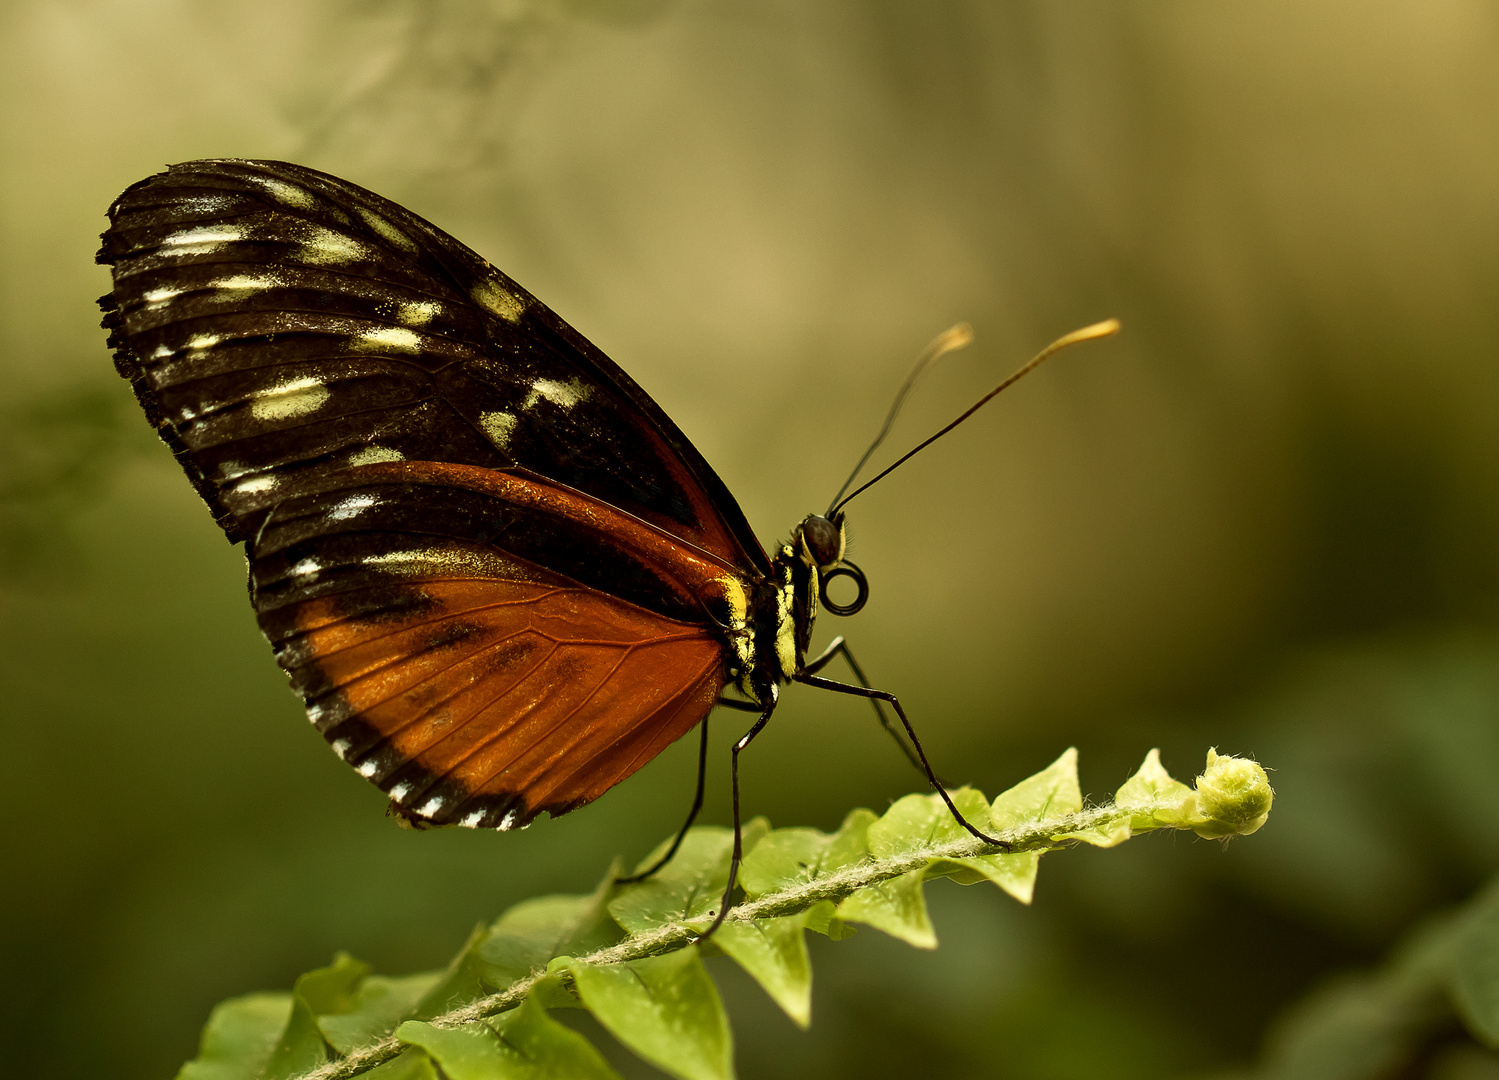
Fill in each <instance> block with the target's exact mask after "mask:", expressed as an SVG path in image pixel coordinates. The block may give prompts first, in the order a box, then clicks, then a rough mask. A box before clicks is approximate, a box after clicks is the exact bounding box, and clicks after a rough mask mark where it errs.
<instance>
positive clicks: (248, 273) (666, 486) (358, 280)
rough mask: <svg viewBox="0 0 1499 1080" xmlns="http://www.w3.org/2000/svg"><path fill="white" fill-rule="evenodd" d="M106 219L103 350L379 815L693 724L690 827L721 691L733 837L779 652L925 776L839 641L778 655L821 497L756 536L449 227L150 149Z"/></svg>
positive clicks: (478, 797) (774, 685) (418, 815)
mask: <svg viewBox="0 0 1499 1080" xmlns="http://www.w3.org/2000/svg"><path fill="white" fill-rule="evenodd" d="M109 219H110V225H109V228H108V230H107V231H106V232H105V233H104V234H103V238H102V239H103V245H102V248H101V250H100V252H99V255H98V259H99V261H100V262H101V263H104V264H106V265H108V266H109V267H110V269H111V271H112V275H113V282H114V287H113V289H112V291H111V292H110V293H109V294H107V295H106V296H104V297H102V298H101V300H100V305H101V307H102V308H103V309H104V312H105V318H104V326H105V328H106V329H108V330H109V332H110V336H109V342H110V345H111V347H112V348H113V349H114V356H115V364H116V367H117V369H118V371H119V372H120V374H121V375H123V376H124V377H125V378H126V379H128V380H129V382H130V384H131V386H132V387H133V388H134V391H135V395H136V397H137V399H138V400H139V402H140V404H141V406H142V408H143V409H144V410H145V413H146V416H147V418H148V419H149V420H150V422H151V424H152V425H153V426H154V427H155V428H156V430H157V432H158V433H159V435H160V436H161V438H162V439H163V440H164V441H165V442H166V444H167V445H168V446H169V447H170V448H171V450H172V452H173V454H175V455H176V458H177V461H178V462H179V464H180V465H181V466H182V468H183V470H184V471H185V472H186V473H187V476H188V478H189V479H190V480H191V481H192V483H193V485H194V487H195V488H196V489H197V491H198V494H199V495H200V496H202V498H203V500H204V502H206V503H207V505H208V507H209V509H210V510H211V511H212V513H213V516H214V519H215V521H216V522H217V523H218V524H219V526H220V527H221V528H222V529H223V530H224V532H225V534H226V535H227V536H228V538H229V540H230V541H231V542H235V543H243V544H244V546H245V555H246V559H247V561H248V564H249V592H250V599H251V602H252V604H253V606H254V609H255V614H256V617H257V619H258V620H259V623H260V627H261V629H262V631H264V633H265V636H266V637H267V638H268V639H269V641H270V643H271V646H272V648H273V649H274V652H275V656H276V659H277V661H278V662H279V663H280V665H281V667H282V668H283V669H284V670H285V672H286V674H287V676H288V677H289V679H290V681H291V684H292V687H293V688H294V689H295V690H296V692H297V693H298V694H299V695H300V696H301V698H302V700H303V702H304V703H305V706H306V709H307V716H308V718H309V720H311V722H312V723H313V725H314V726H315V727H316V729H317V730H318V731H319V732H320V733H321V734H322V735H323V737H324V738H325V739H326V740H327V741H328V743H329V744H330V745H331V746H332V749H333V751H334V753H336V754H337V755H338V756H339V757H340V758H342V759H343V760H344V761H345V762H347V763H348V764H349V765H351V766H352V767H353V768H354V769H355V770H356V771H357V772H358V773H359V775H361V776H363V777H365V778H366V779H368V780H369V781H371V782H372V783H374V784H376V785H377V786H378V787H379V788H380V789H381V790H382V791H383V792H385V793H386V794H387V795H388V796H389V798H390V801H391V805H392V809H393V811H394V812H395V813H397V814H398V815H399V816H400V817H402V818H403V819H405V820H407V821H408V822H411V823H414V824H419V825H460V826H469V827H473V828H487V829H512V828H519V827H523V826H525V825H527V824H528V823H529V822H531V821H532V820H533V819H534V818H535V817H536V816H537V815H539V814H541V813H543V812H545V813H548V814H550V815H552V816H554V817H555V816H557V815H560V814H565V813H567V812H569V811H571V810H573V809H576V808H577V807H580V806H582V805H584V804H586V803H588V802H591V801H592V800H594V799H596V798H598V797H599V796H600V795H602V794H603V793H604V792H606V791H608V790H609V789H610V788H611V787H613V786H614V785H615V784H618V783H620V782H621V781H623V780H624V779H626V778H627V777H629V776H630V775H631V774H633V773H634V772H635V771H636V770H638V769H640V768H641V767H642V766H643V765H645V764H646V763H647V762H649V761H650V760H651V759H652V758H654V757H655V756H656V755H657V754H659V753H660V752H661V751H662V750H663V749H665V747H667V746H668V745H669V744H671V743H672V742H673V741H675V740H676V739H678V738H680V737H682V736H683V735H685V734H687V733H688V732H690V731H691V730H692V729H693V728H694V727H698V728H701V732H702V736H701V737H702V742H701V745H700V748H699V774H698V788H697V795H696V798H695V801H694V807H693V811H692V815H689V818H688V824H689V825H690V824H691V822H692V820H693V816H695V814H696V812H697V809H698V807H700V806H701V803H702V793H703V772H704V762H705V757H706V747H707V717H708V714H709V712H710V711H711V710H712V709H713V708H714V707H715V705H718V704H725V705H729V706H731V707H735V708H739V709H743V710H748V711H753V712H755V713H757V714H758V719H757V720H756V721H755V723H754V725H753V726H752V727H751V728H750V730H749V731H748V732H746V734H745V735H744V736H743V737H742V738H741V739H740V740H739V741H738V742H736V743H735V744H734V749H733V768H732V774H733V795H734V819H735V837H736V847H735V853H736V860H735V865H737V856H738V852H739V848H738V831H739V830H738V824H739V784H738V755H739V753H740V752H741V751H742V750H743V749H744V748H745V747H746V746H747V745H748V744H749V742H750V741H751V740H752V739H753V738H754V737H755V735H757V734H758V733H759V731H760V730H762V729H763V728H764V726H765V724H766V723H767V722H768V721H769V719H770V717H771V715H772V713H773V712H774V710H775V707H776V702H777V700H778V697H779V693H780V688H781V687H782V686H784V685H786V684H788V683H790V682H800V683H806V684H809V685H813V686H819V687H823V688H826V689H832V690H837V691H839V692H843V693H851V694H856V695H860V696H864V697H868V698H870V699H871V700H873V701H874V702H875V703H876V711H877V712H878V713H879V716H880V720H881V723H883V724H885V725H886V727H887V728H888V729H889V730H890V731H891V734H892V735H895V736H896V740H897V742H900V741H901V740H900V737H899V735H898V734H897V732H896V730H895V728H894V727H893V726H892V725H890V724H889V722H888V719H887V717H886V714H885V713H884V711H883V709H882V708H880V705H881V704H882V703H883V704H888V705H890V706H891V707H892V708H893V709H894V710H895V711H896V713H897V714H898V716H899V718H900V720H901V722H902V726H903V728H904V731H905V732H906V734H907V737H908V738H909V739H910V740H911V748H910V749H907V753H908V756H910V757H911V758H912V760H913V762H915V763H916V764H917V765H918V766H919V767H920V768H921V769H922V770H923V772H924V773H925V774H926V776H927V777H928V779H929V780H930V781H931V782H932V784H933V785H934V787H935V788H936V790H938V791H940V792H941V793H942V795H943V797H944V798H946V797H947V793H946V791H945V789H944V788H943V787H942V785H941V784H939V783H938V782H937V779H936V777H935V775H934V774H933V772H932V769H931V766H930V764H929V763H928V762H927V759H926V756H925V754H924V752H923V751H922V750H921V747H920V743H919V742H918V741H917V740H916V735H915V732H914V730H912V728H911V726H910V723H909V721H908V720H907V719H906V717H905V713H904V710H903V709H901V707H900V703H899V702H898V701H897V700H896V699H895V697H894V695H891V694H889V693H887V692H884V691H879V690H872V689H870V688H869V685H868V682H867V680H866V679H865V678H864V677H863V674H862V671H860V670H859V669H858V667H857V665H856V664H854V670H855V673H856V675H857V677H858V683H857V684H845V683H839V682H834V681H833V680H830V679H826V678H823V677H822V676H820V675H819V674H818V672H819V671H820V670H821V669H822V668H823V667H825V666H826V665H827V663H828V662H829V661H830V660H832V659H833V658H834V657H835V656H837V655H844V656H845V657H846V658H847V659H848V660H849V662H850V663H851V664H852V663H853V661H852V657H851V656H850V655H849V654H848V652H847V647H846V645H845V644H844V643H843V642H842V640H841V639H838V640H836V641H835V642H834V644H833V645H832V646H831V647H830V648H829V649H828V650H826V651H824V653H822V654H821V655H820V656H818V657H816V658H814V659H809V658H808V650H809V648H810V645H811V636H812V630H813V625H814V622H815V619H816V616H817V613H818V610H819V606H821V607H823V608H826V609H827V610H829V611H831V612H833V613H836V614H839V615H848V614H853V613H854V612H856V611H858V610H859V609H860V608H862V607H863V606H864V603H865V601H866V599H867V597H868V583H867V580H866V579H865V577H864V574H863V573H862V571H860V570H859V568H858V567H857V566H855V565H854V564H853V563H851V562H849V561H848V559H847V558H846V557H845V537H846V534H845V527H844V516H843V512H842V511H841V509H839V508H837V507H836V506H835V507H834V508H832V509H830V510H829V512H828V513H827V514H825V515H819V514H812V515H809V516H808V517H806V518H805V519H804V520H803V521H802V522H800V523H799V524H798V525H797V526H796V527H795V528H794V529H793V530H792V533H791V537H790V539H789V540H788V541H786V542H785V543H784V544H782V545H780V546H779V547H778V548H777V549H776V550H775V551H774V553H767V552H766V551H765V549H764V548H763V547H762V546H761V545H760V543H759V542H758V540H757V539H756V537H755V534H754V533H753V532H752V531H751V529H750V527H749V524H748V522H747V521H746V520H745V517H744V514H743V512H742V511H741V510H740V508H739V506H738V504H737V503H736V502H735V501H734V498H733V496H732V495H731V494H730V493H729V491H728V489H727V488H726V487H725V485H724V483H723V482H722V481H721V480H720V479H719V478H718V476H717V474H715V473H714V471H713V470H712V468H710V467H709V465H708V463H707V462H706V461H705V460H704V459H703V457H702V455H701V454H700V453H699V452H698V451H697V450H696V449H695V448H694V447H693V445H692V444H691V442H689V441H688V439H687V438H686V437H685V436H684V435H683V434H682V432H681V431H680V430H679V429H678V428H677V426H676V425H675V424H674V423H673V422H672V421H671V419H670V418H669V417H668V416H667V415H666V414H665V413H664V412H663V411H662V409H661V408H660V407H659V406H658V405H657V404H656V403H655V402H654V401H652V400H651V398H650V397H649V396H648V395H647V394H646V393H645V392H644V391H643V390H642V389H641V388H640V387H639V386H638V385H636V383H635V382H634V381H633V380H632V379H631V378H630V377H629V376H628V375H627V374H626V373H625V372H624V371H623V370H621V369H620V368H619V367H618V366H617V365H616V364H614V363H613V362H612V361H611V360H609V358H608V357H606V356H605V355H604V354H603V353H602V352H601V351H600V350H599V349H597V348H596V347H595V346H594V345H592V344H591V343H590V342H588V341H587V340H586V339H585V338H584V337H583V336H582V335H581V334H579V333H578V332H577V331H575V330H574V329H573V328H572V327H570V326H568V325H567V323H565V322H563V321H562V319H560V318H559V317H558V316H557V315H555V314H554V313H553V312H552V311H551V310H550V309H548V308H547V307H546V306H545V305H544V304H542V303H541V302H540V301H539V300H537V299H536V298H535V297H534V296H532V295H531V294H530V293H528V292H526V291H525V290H524V289H522V288H521V287H520V286H519V285H517V284H516V283H515V282H514V281H512V280H511V279H510V278H509V277H507V276H506V275H505V274H503V273H501V272H500V271H498V270H496V269H495V268H494V267H492V266H491V265H490V264H489V263H487V262H486V261H485V260H484V259H482V258H480V257H479V256H478V255H477V254H475V253H474V252H473V251H471V250H470V249H469V248H467V247H465V246H464V245H463V244H461V243H459V242H458V241H457V240H455V239H454V238H452V237H451V236H449V235H448V234H447V233H445V232H443V231H442V230H441V229H438V228H437V227H436V226H434V225H432V224H430V223H428V222H427V221H425V220H423V219H422V218H420V217H418V216H417V215H415V214H413V213H411V212H410V211H408V210H406V209H404V208H402V207H401V206H399V205H397V204H396V203H393V202H391V201H389V200H387V199H384V198H382V197H380V196H379V195H376V194H373V193H372V192H369V191H367V190H365V189H363V188H361V187H358V186H356V185H354V184H352V183H349V182H347V181H344V180H340V179H338V178H336V177H333V176H330V175H327V174H325V173H321V172H317V171H315V170H312V169H308V168H304V167H302V166H298V165H293V164H288V163H285V162H276V161H248V160H236V159H216V160H203V161H190V162H186V163H183V164H179V165H174V166H171V167H169V168H168V169H167V170H166V171H164V172H161V173H158V174H156V175H154V176H151V177H149V178H147V179H145V180H142V181H141V182H139V183H137V184H135V185H133V186H132V187H130V188H129V189H128V190H126V191H125V192H124V193H123V194H122V195H121V196H120V197H119V199H117V200H116V201H115V203H114V204H113V205H112V206H111V207H110V210H109ZM1038 362H1039V361H1038ZM908 388H909V383H908ZM991 396H992V395H991ZM986 400H987V399H986ZM976 407H977V406H975V408H976ZM970 411H971V410H970ZM892 415H893V414H892ZM887 429H888V423H887ZM918 449H919V448H918ZM913 452H914V451H913ZM866 458H867V455H866ZM887 471H888V470H887ZM871 482H872V481H871ZM846 486H847V485H845V487H846ZM850 497H852V496H850ZM843 501H845V502H846V501H847V500H846V499H844V500H843ZM836 502H837V500H835V503H836ZM840 577H848V578H851V579H852V580H853V583H854V585H855V586H856V590H857V594H856V596H855V598H854V599H853V600H852V601H849V602H847V603H841V604H840V603H837V602H834V601H833V600H831V599H830V598H829V596H828V593H827V587H828V584H829V583H830V582H831V581H833V580H836V579H838V578H840ZM902 748H903V749H905V744H904V743H903V742H902ZM948 805H949V807H952V803H951V800H950V799H948ZM952 810H953V813H954V814H955V815H956V816H957V818H958V820H959V821H963V818H962V815H961V814H958V812H957V809H956V807H952ZM963 823H964V825H965V826H967V827H968V829H969V830H970V831H971V832H973V833H974V834H975V835H978V836H983V835H984V834H982V833H981V832H979V830H978V829H976V828H974V827H973V826H972V825H969V824H968V823H967V822H966V821H963ZM685 831H686V827H685V826H684V829H683V833H685ZM985 839H992V838H989V837H985ZM678 841H679V842H680V835H679V837H678ZM673 850H675V849H674V848H673ZM670 854H671V853H670V852H668V853H667V856H666V857H667V858H669V857H670ZM662 861H663V862H664V859H663V860H662ZM732 887H733V885H732V881H731V884H730V890H731V891H732ZM726 906H727V905H726V904H725V909H726Z"/></svg>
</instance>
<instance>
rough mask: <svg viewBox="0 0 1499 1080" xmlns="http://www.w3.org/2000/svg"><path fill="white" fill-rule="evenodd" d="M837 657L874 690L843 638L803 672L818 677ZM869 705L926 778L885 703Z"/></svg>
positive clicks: (920, 764)
mask: <svg viewBox="0 0 1499 1080" xmlns="http://www.w3.org/2000/svg"><path fill="white" fill-rule="evenodd" d="M837 656H842V657H843V659H845V660H847V661H848V666H849V667H850V668H852V669H853V673H854V678H855V679H857V680H858V681H859V685H860V686H862V687H864V689H866V690H872V689H873V687H872V686H870V685H869V677H868V676H867V675H865V674H864V669H863V668H861V667H860V666H859V662H858V661H857V660H855V659H854V654H853V653H852V652H850V651H849V648H848V642H846V641H844V640H843V638H841V637H835V638H834V639H833V640H832V641H830V642H828V647H827V648H826V649H823V650H822V655H821V656H819V657H818V658H817V659H816V660H813V661H811V662H810V663H808V664H807V665H806V666H805V667H803V668H802V672H803V674H806V675H816V674H817V673H818V672H819V671H821V670H822V669H823V668H825V667H827V666H828V664H829V663H831V662H832V660H833V658H834V657H837ZM869 703H870V704H871V705H873V706H874V715H875V716H877V717H878V718H879V721H880V727H882V728H884V729H885V731H886V732H888V733H889V735H890V737H891V738H892V739H894V740H895V745H896V746H898V747H900V752H901V753H902V754H905V755H906V760H907V761H909V762H910V763H911V766H912V768H914V769H915V770H916V771H917V772H919V773H921V775H923V776H925V775H926V769H925V767H924V766H923V765H922V763H921V759H920V758H918V757H917V756H916V754H915V753H914V752H913V751H912V750H911V748H910V747H909V746H907V745H906V740H905V739H902V738H901V737H900V732H898V731H896V730H895V728H894V726H893V725H892V724H891V723H890V717H889V716H887V715H886V714H885V705H884V703H883V702H882V701H881V700H880V699H879V698H877V697H872V698H870V699H869Z"/></svg>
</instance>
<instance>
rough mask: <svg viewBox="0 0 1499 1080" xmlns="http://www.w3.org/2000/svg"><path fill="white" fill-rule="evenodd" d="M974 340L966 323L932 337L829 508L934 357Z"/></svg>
mask: <svg viewBox="0 0 1499 1080" xmlns="http://www.w3.org/2000/svg"><path fill="white" fill-rule="evenodd" d="M972 340H973V327H971V326H969V325H968V324H967V323H966V322H961V323H958V325H956V326H953V327H950V328H949V329H947V330H944V331H942V333H940V334H938V335H937V336H936V337H934V338H932V340H931V343H930V344H929V345H927V347H926V348H925V349H923V350H922V353H921V355H920V356H919V357H917V358H916V363H915V364H914V365H913V366H912V367H911V373H910V374H909V375H907V376H906V381H905V382H903V383H901V386H900V389H899V390H897V391H896V392H895V400H894V401H893V402H891V403H890V412H889V413H888V414H887V415H886V416H885V424H884V426H883V427H881V428H880V433H879V434H878V435H876V436H875V437H874V442H872V443H870V444H869V449H868V450H865V451H864V456H863V457H861V458H860V459H859V464H857V465H855V466H854V471H853V472H851V473H849V474H848V479H847V480H845V481H843V486H842V487H841V488H839V489H838V494H836V495H834V496H833V501H832V502H831V503H829V504H828V505H829V507H836V506H837V505H838V500H839V499H841V498H843V493H844V492H845V491H847V490H848V487H849V485H850V484H852V483H853V482H854V480H855V479H857V478H858V475H859V471H860V470H861V469H863V468H864V466H865V465H866V464H868V462H869V457H870V455H871V454H873V453H874V452H875V450H877V449H878V448H879V445H880V443H882V442H884V441H885V436H886V435H889V434H890V428H891V427H892V426H893V425H894V424H895V417H896V415H897V414H898V413H899V412H900V407H901V406H902V405H904V404H905V402H906V395H907V394H909V393H910V392H911V388H912V387H913V386H915V385H916V380H917V379H919V378H921V374H922V372H924V371H925V370H926V369H927V368H929V367H931V365H932V362H933V361H934V360H937V359H939V358H940V357H943V356H946V355H947V354H948V353H950V352H957V351H958V350H959V349H961V348H963V347H964V346H965V345H967V344H968V343H969V342H970V341H972ZM832 516H833V510H832V509H829V510H828V517H832Z"/></svg>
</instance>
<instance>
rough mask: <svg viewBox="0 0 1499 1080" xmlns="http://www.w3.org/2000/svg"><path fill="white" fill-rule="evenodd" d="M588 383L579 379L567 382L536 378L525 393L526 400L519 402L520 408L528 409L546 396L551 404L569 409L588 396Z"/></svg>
mask: <svg viewBox="0 0 1499 1080" xmlns="http://www.w3.org/2000/svg"><path fill="white" fill-rule="evenodd" d="M588 394H589V387H588V384H587V383H585V382H583V381H582V380H581V379H569V380H568V381H567V382H565V383H564V382H558V381H557V380H555V379H537V380H536V381H535V382H533V383H532V384H531V392H530V393H529V394H527V395H526V400H525V401H524V402H522V403H521V408H523V409H529V408H530V407H531V406H533V405H535V404H536V403H537V402H538V401H540V400H541V399H542V398H546V399H547V400H548V401H550V402H551V403H552V404H553V405H556V406H557V407H558V408H561V409H571V408H572V407H573V406H574V405H576V404H577V403H578V402H580V401H582V400H584V399H585V398H587V397H588Z"/></svg>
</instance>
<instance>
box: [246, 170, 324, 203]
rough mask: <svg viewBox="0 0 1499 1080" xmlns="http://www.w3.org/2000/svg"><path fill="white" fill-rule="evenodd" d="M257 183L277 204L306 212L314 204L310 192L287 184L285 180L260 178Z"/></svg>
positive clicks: (314, 201) (267, 177)
mask: <svg viewBox="0 0 1499 1080" xmlns="http://www.w3.org/2000/svg"><path fill="white" fill-rule="evenodd" d="M258 182H259V184H260V186H261V187H263V188H265V190H266V191H267V192H268V193H269V194H270V195H271V197H272V198H274V199H275V200H276V201H277V202H283V203H285V204H286V205H288V206H295V207H298V208H300V209H302V210H308V209H311V208H312V207H313V205H315V203H316V200H315V199H313V197H312V193H311V192H310V191H307V190H305V189H303V188H299V187H297V186H296V185H295V184H289V183H287V182H286V181H285V180H277V179H275V178H273V177H269V176H262V177H261V178H260V179H259V181H258Z"/></svg>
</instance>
